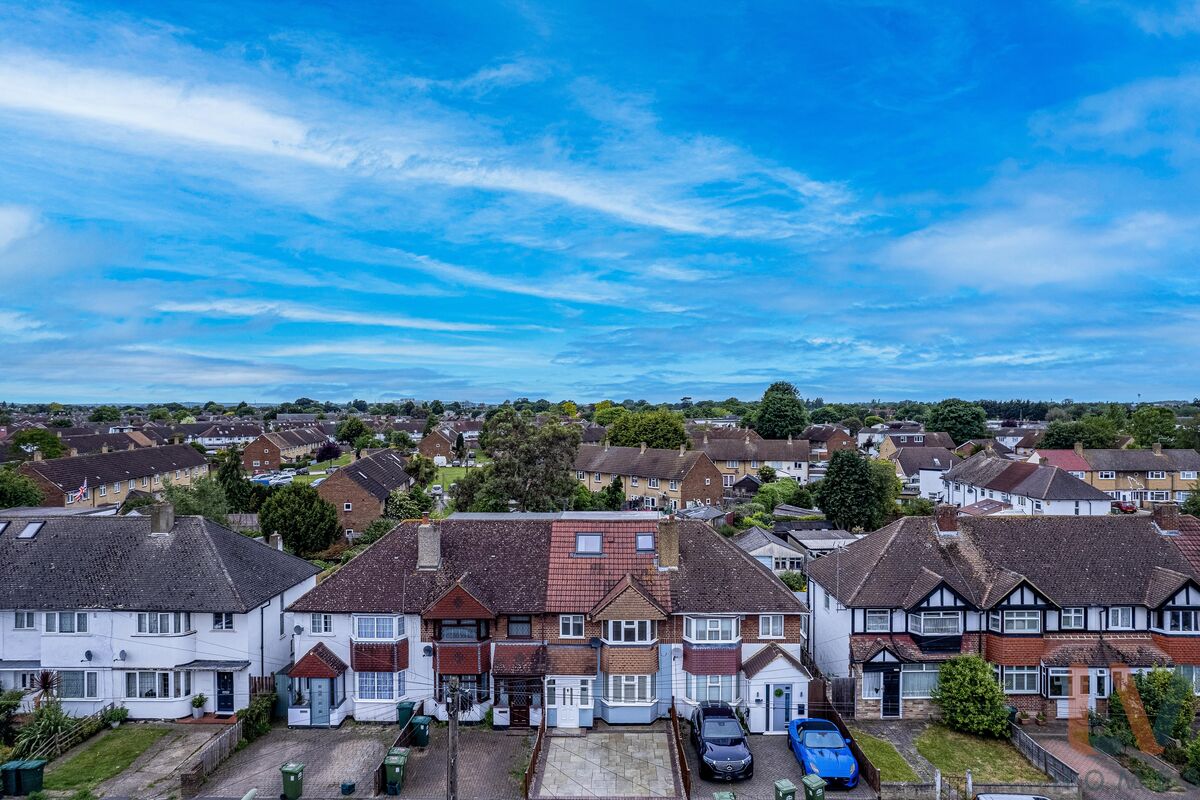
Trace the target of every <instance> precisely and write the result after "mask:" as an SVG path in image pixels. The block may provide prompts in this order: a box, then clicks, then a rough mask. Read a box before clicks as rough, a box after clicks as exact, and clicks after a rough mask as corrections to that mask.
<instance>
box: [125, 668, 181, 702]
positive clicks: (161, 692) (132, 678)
mask: <svg viewBox="0 0 1200 800" xmlns="http://www.w3.org/2000/svg"><path fill="white" fill-rule="evenodd" d="M191 693H192V673H191V672H189V671H187V670H181V671H178V672H166V671H145V672H126V673H125V696H126V697H127V698H129V699H132V700H169V699H171V698H172V697H187V696H189V695H190V694H191Z"/></svg>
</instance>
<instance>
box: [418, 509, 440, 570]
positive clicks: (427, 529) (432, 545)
mask: <svg viewBox="0 0 1200 800" xmlns="http://www.w3.org/2000/svg"><path fill="white" fill-rule="evenodd" d="M441 565H442V533H441V531H440V530H438V527H437V526H436V525H433V524H432V523H430V521H429V515H428V514H422V515H421V524H420V525H419V526H418V527H417V569H418V570H424V571H430V572H431V571H433V570H436V569H437V568H438V567H440V566H441Z"/></svg>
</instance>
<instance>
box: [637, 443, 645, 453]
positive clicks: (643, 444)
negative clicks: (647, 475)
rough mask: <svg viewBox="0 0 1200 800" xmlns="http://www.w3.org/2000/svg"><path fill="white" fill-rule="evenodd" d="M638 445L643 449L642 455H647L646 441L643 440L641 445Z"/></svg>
mask: <svg viewBox="0 0 1200 800" xmlns="http://www.w3.org/2000/svg"><path fill="white" fill-rule="evenodd" d="M638 447H639V448H640V449H641V453H642V455H645V454H646V443H645V442H642V443H641V444H640V445H638Z"/></svg>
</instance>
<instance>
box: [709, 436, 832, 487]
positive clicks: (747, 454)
mask: <svg viewBox="0 0 1200 800" xmlns="http://www.w3.org/2000/svg"><path fill="white" fill-rule="evenodd" d="M695 447H696V449H697V450H702V451H704V453H705V454H706V455H707V456H708V457H709V458H710V459H711V460H712V462H713V464H715V465H716V467H717V469H718V470H719V471H720V473H721V485H722V486H724V487H725V488H727V489H728V488H730V487H732V486H733V485H734V484H735V483H737V482H738V481H740V480H741V479H742V478H744V477H746V476H747V475H752V476H754V477H756V478H757V477H758V471H759V469H761V468H762V467H764V466H767V467H771V468H772V469H774V470H775V472H776V474H778V475H780V476H782V477H787V478H794V479H795V480H797V481H799V482H800V483H808V460H809V457H810V450H809V444H808V440H807V439H792V437H791V436H789V437H788V438H786V439H760V438H752V437H751V436H750V435H749V434H747V435H745V436H743V437H741V438H729V437H717V438H714V437H710V436H709V435H708V434H707V433H704V434H702V435H701V437H700V440H699V441H698V442H697V443H696V444H695Z"/></svg>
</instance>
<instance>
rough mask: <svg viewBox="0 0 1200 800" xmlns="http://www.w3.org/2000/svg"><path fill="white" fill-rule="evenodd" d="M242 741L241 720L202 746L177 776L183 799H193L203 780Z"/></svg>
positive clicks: (231, 753) (215, 769)
mask: <svg viewBox="0 0 1200 800" xmlns="http://www.w3.org/2000/svg"><path fill="white" fill-rule="evenodd" d="M241 739H242V720H240V719H239V720H238V721H237V722H235V723H233V724H232V725H229V726H227V727H226V728H225V730H223V731H221V732H220V733H219V734H217V736H216V738H214V739H213V740H212V741H210V742H209V743H208V744H206V745H204V747H203V749H201V750H200V752H199V753H197V754H196V756H195V758H194V760H193V762H192V764H191V765H190V766H189V767H187V768H186V769H184V770H183V771H182V772H180V774H179V793H180V794H181V795H182V796H183V797H195V796H196V795H197V794H198V793H199V792H200V787H201V786H203V785H204V781H205V779H206V778H207V777H208V776H209V775H211V774H213V773H214V772H216V771H217V767H219V766H221V764H222V763H223V762H224V761H225V759H227V758H229V757H230V756H231V755H233V752H234V751H235V750H236V749H237V746H238V742H240V741H241Z"/></svg>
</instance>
